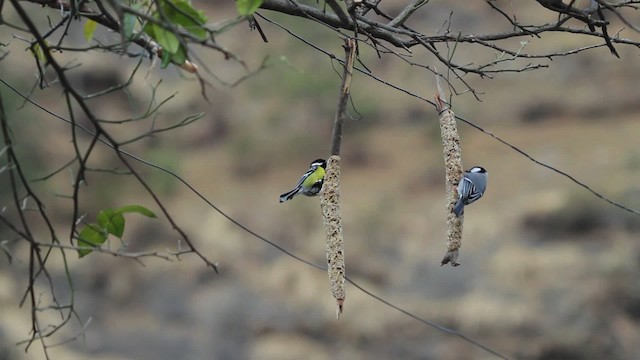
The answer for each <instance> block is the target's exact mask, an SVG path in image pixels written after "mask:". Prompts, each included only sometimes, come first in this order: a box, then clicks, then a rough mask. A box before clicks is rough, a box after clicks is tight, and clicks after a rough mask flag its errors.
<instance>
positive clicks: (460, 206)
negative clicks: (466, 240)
mask: <svg viewBox="0 0 640 360" xmlns="http://www.w3.org/2000/svg"><path fill="white" fill-rule="evenodd" d="M463 212H464V202H463V201H462V199H458V202H457V203H456V206H454V207H453V213H454V214H456V217H460V215H462V213H463Z"/></svg>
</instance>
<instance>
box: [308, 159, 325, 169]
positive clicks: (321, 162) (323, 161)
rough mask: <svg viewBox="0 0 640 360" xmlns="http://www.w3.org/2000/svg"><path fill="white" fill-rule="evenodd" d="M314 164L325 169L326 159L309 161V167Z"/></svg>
mask: <svg viewBox="0 0 640 360" xmlns="http://www.w3.org/2000/svg"><path fill="white" fill-rule="evenodd" d="M314 166H320V167H321V168H323V169H325V168H326V167H327V160H324V159H317V160H313V161H312V162H311V165H309V167H314Z"/></svg>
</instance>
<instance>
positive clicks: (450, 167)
mask: <svg viewBox="0 0 640 360" xmlns="http://www.w3.org/2000/svg"><path fill="white" fill-rule="evenodd" d="M436 84H437V87H438V93H437V94H436V95H435V101H436V110H438V112H439V114H440V135H441V136H442V151H443V155H444V165H445V182H446V202H445V205H446V206H445V208H446V211H447V253H446V254H445V255H444V258H443V259H442V262H441V266H442V265H445V264H448V263H451V266H458V265H460V263H459V262H458V256H459V255H460V246H462V224H463V221H464V217H463V216H460V217H456V214H454V213H453V207H454V205H455V204H456V202H457V201H458V183H459V182H460V180H461V179H462V176H463V167H462V151H461V150H460V135H459V134H458V126H457V125H456V116H455V114H454V113H453V111H451V108H450V107H449V104H447V102H446V101H445V100H444V99H445V95H444V91H443V90H442V85H441V83H440V75H439V74H436Z"/></svg>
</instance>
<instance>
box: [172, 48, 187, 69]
mask: <svg viewBox="0 0 640 360" xmlns="http://www.w3.org/2000/svg"><path fill="white" fill-rule="evenodd" d="M183 49H184V48H183V47H182V46H180V49H179V50H178V51H177V52H176V53H175V54H171V62H173V63H174V64H178V65H182V64H184V62H185V61H186V60H187V54H186V53H185V52H184V50H183Z"/></svg>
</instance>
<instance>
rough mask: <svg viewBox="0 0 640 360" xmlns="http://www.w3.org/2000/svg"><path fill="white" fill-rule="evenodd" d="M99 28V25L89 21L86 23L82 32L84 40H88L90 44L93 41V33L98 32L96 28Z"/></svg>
mask: <svg viewBox="0 0 640 360" xmlns="http://www.w3.org/2000/svg"><path fill="white" fill-rule="evenodd" d="M97 26H98V23H97V22H95V21H93V20H91V19H88V20H87V22H86V23H84V29H83V30H82V35H84V38H85V39H86V40H87V42H88V43H90V42H91V39H93V33H94V32H95V31H96V27H97Z"/></svg>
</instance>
